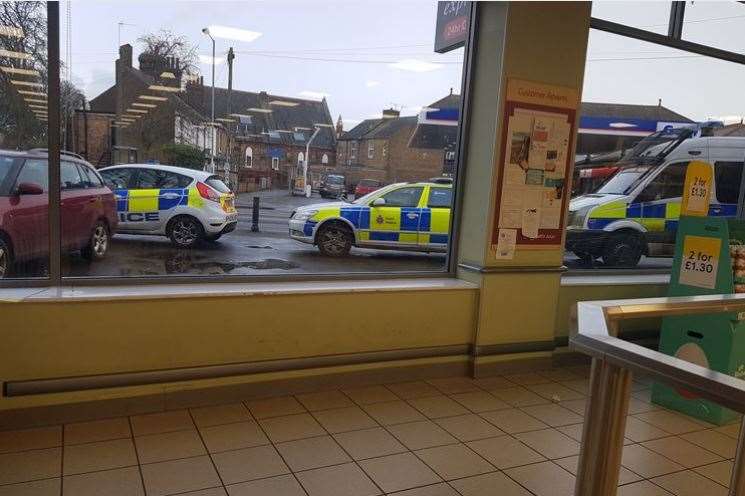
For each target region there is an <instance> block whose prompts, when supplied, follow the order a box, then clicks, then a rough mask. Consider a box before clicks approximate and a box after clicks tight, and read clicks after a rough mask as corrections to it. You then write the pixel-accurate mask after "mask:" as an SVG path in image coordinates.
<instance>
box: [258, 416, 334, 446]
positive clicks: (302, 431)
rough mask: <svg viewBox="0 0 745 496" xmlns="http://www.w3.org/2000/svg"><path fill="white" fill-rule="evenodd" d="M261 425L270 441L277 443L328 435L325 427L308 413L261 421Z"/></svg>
mask: <svg viewBox="0 0 745 496" xmlns="http://www.w3.org/2000/svg"><path fill="white" fill-rule="evenodd" d="M259 423H260V424H261V427H262V428H263V429H264V431H266V434H267V436H269V439H271V440H272V441H273V442H275V443H281V442H283V441H294V440H295V439H302V438H305V437H313V436H322V435H324V434H326V431H324V430H323V427H321V426H320V425H319V424H318V422H316V421H315V419H314V418H313V417H311V416H310V414H308V413H301V414H299V415H288V416H286V417H272V418H267V419H263V420H260V421H259Z"/></svg>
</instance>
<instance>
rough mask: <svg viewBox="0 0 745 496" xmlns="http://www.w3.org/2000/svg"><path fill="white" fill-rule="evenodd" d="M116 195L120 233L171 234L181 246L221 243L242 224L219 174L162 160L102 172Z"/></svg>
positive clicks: (169, 235) (109, 168) (231, 194)
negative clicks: (226, 235) (160, 161)
mask: <svg viewBox="0 0 745 496" xmlns="http://www.w3.org/2000/svg"><path fill="white" fill-rule="evenodd" d="M98 172H99V173H100V174H101V176H102V177H103V179H104V182H105V183H106V185H107V186H108V187H109V188H111V190H112V191H113V192H114V195H115V197H116V209H117V216H118V218H119V227H118V229H117V232H118V233H122V234H147V235H159V236H168V237H169V238H170V239H171V242H172V243H173V244H174V245H175V246H177V247H180V248H190V247H192V246H194V245H196V244H197V243H199V242H200V241H216V240H217V239H219V238H220V236H222V235H223V234H227V233H229V232H231V231H233V230H234V229H235V227H236V225H237V223H238V212H237V211H236V209H235V205H234V201H235V195H233V193H232V192H231V191H230V189H229V188H228V187H227V186H226V185H225V183H223V182H222V179H221V178H220V177H219V176H216V175H214V174H210V173H208V172H203V171H197V170H193V169H186V168H183V167H172V166H168V165H159V164H155V165H154V164H126V165H115V166H112V167H104V168H103V169H100V170H99V171H98Z"/></svg>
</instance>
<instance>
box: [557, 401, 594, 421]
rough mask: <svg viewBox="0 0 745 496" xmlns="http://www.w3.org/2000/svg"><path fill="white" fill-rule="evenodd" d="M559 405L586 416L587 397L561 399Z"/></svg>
mask: <svg viewBox="0 0 745 496" xmlns="http://www.w3.org/2000/svg"><path fill="white" fill-rule="evenodd" d="M558 405H559V406H562V407H564V408H566V409H567V410H570V411H572V412H574V413H576V414H577V415H581V416H582V417H584V416H585V410H586V409H587V398H581V399H578V400H568V401H560V402H559V403H558Z"/></svg>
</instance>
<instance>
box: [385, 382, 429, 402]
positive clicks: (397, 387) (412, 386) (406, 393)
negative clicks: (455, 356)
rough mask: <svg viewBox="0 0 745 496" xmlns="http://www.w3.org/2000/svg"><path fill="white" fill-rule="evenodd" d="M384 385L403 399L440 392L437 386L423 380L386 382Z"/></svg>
mask: <svg viewBox="0 0 745 496" xmlns="http://www.w3.org/2000/svg"><path fill="white" fill-rule="evenodd" d="M386 387H387V388H388V389H390V390H391V391H393V392H394V393H395V394H396V396H398V397H399V398H401V399H404V400H410V399H412V398H423V397H425V396H438V395H440V394H442V393H440V391H439V390H438V389H437V388H435V387H434V386H432V385H430V384H427V383H426V382H424V381H412V382H397V383H395V384H386Z"/></svg>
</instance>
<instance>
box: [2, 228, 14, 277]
mask: <svg viewBox="0 0 745 496" xmlns="http://www.w3.org/2000/svg"><path fill="white" fill-rule="evenodd" d="M12 266H13V259H12V257H11V254H10V246H8V243H6V242H5V240H4V239H3V238H0V279H3V278H5V277H10V268H11V267H12Z"/></svg>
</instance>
